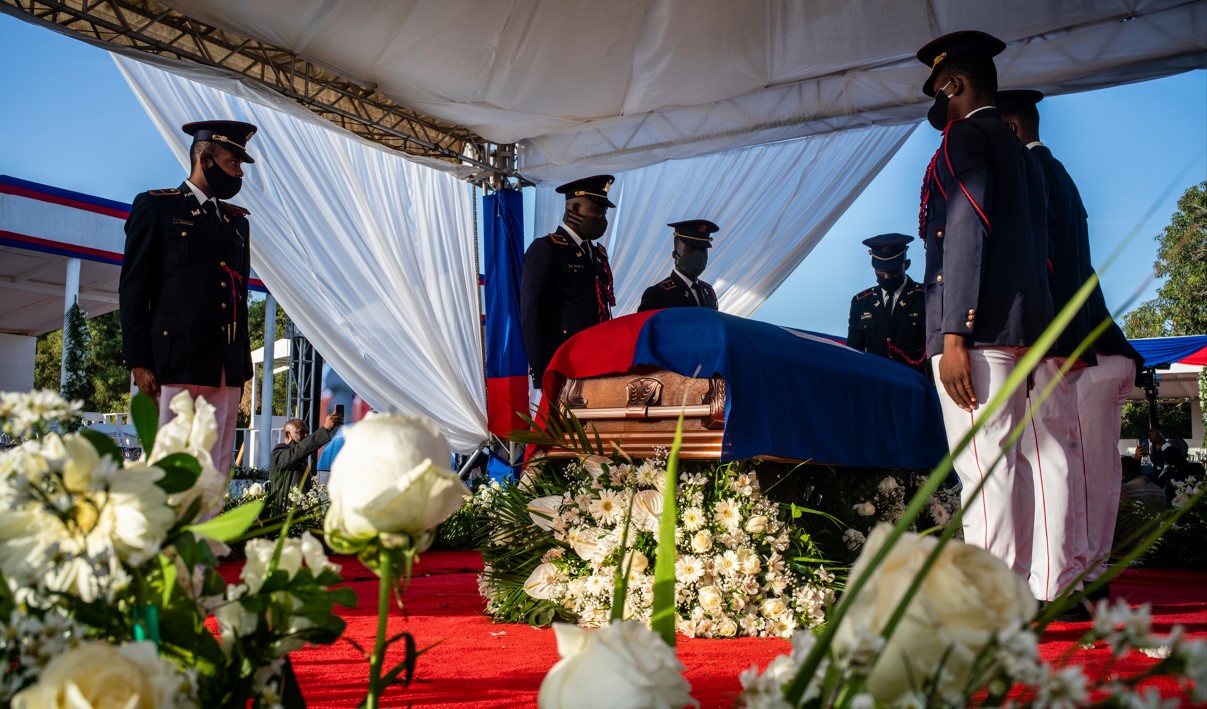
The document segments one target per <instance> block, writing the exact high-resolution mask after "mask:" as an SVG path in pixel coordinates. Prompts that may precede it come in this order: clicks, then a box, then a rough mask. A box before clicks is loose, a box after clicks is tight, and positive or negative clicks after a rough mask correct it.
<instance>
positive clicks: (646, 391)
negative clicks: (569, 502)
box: [550, 365, 725, 460]
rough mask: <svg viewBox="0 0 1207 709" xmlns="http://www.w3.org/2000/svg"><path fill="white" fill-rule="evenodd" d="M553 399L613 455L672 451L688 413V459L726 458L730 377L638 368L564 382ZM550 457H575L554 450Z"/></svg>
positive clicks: (685, 440)
mask: <svg viewBox="0 0 1207 709" xmlns="http://www.w3.org/2000/svg"><path fill="white" fill-rule="evenodd" d="M551 398H553V400H555V401H556V402H557V403H558V405H560V406H561V407H562V408H563V409H564V410H566V411H569V412H570V413H572V414H573V415H574V416H575V417H576V418H578V419H579V420H580V421H582V423H583V426H584V427H585V428H586V429H587V430H588V431H595V432H596V433H598V434H599V437H600V440H601V441H602V442H603V443H604V446H605V448H606V449H607V450H608V451H609V452H610V451H611V449H612V447H613V446H616V447H619V448H620V449H622V450H623V451H624V452H625V453H627V454H628V455H629V456H630V457H632V458H648V457H651V456H653V455H654V452H655V449H657V448H665V449H667V450H669V449H670V447H671V445H672V444H673V443H674V438H675V427H676V425H677V423H678V420H679V414H680V412H682V413H683V417H684V418H683V439H682V443H681V444H680V450H679V455H680V456H681V457H683V458H697V459H713V460H716V459H718V458H720V457H721V439H722V437H723V434H724V429H725V379H724V378H723V377H720V376H713V377H708V378H698V377H688V376H684V375H682V374H676V373H675V372H671V371H668V370H666V369H661V368H658V367H652V366H648V365H638V366H636V367H632V368H630V369H628V370H626V371H625V372H622V373H620V374H608V375H602V376H597V377H584V378H582V379H575V378H566V379H564V380H562V383H561V387H560V389H559V390H558V391H556V392H552V397H551ZM550 455H551V456H558V455H567V456H568V455H573V453H571V452H569V451H560V452H559V451H551V452H550Z"/></svg>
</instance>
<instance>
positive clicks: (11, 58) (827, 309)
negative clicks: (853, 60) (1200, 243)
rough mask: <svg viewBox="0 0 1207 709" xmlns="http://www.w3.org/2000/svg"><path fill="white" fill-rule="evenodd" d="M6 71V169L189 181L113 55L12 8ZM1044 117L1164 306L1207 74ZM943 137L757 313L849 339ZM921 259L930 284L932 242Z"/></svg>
mask: <svg viewBox="0 0 1207 709" xmlns="http://www.w3.org/2000/svg"><path fill="white" fill-rule="evenodd" d="M0 66H4V67H7V68H8V70H7V71H5V72H3V73H2V74H0V95H3V96H4V97H5V101H4V110H3V111H0V174H7V175H12V176H14V177H19V178H21V179H25V180H33V181H35V182H42V183H45V184H50V185H54V186H56V187H61V188H65V189H70V190H76V191H79V192H84V193H87V194H92V195H96V196H99V197H105V198H108V199H116V200H121V201H126V202H128V201H130V200H131V199H133V197H134V195H135V194H137V193H138V192H140V191H142V190H146V189H150V188H155V187H164V186H172V185H175V184H178V183H179V181H180V180H181V179H182V177H183V170H182V168H181V167H180V165H179V163H177V162H176V159H175V158H174V157H173V156H172V154H171V153H170V152H169V151H168V149H167V146H166V145H165V144H164V143H163V141H162V139H160V137H159V134H158V133H157V132H156V131H155V128H154V127H153V126H152V125H151V121H150V119H148V118H147V116H146V114H145V113H144V112H143V110H142V108H141V106H139V104H138V102H137V100H136V99H135V98H134V95H133V93H132V92H131V91H130V89H129V87H128V86H127V85H126V82H125V80H124V79H122V77H121V75H120V73H119V72H118V70H117V67H116V66H115V65H114V63H113V61H112V59H110V58H109V56H108V55H107V54H106V53H105V52H104V51H102V50H100V49H97V48H95V47H92V46H90V45H88V44H85V43H83V42H80V41H77V40H73V39H70V38H68V37H64V36H62V35H59V34H56V33H54V32H52V31H49V30H46V29H43V28H41V27H37V26H34V25H31V24H27V23H25V22H23V21H21V20H18V19H15V18H13V17H10V16H8V15H3V14H0ZM1040 109H1041V113H1042V124H1041V131H1040V132H1041V136H1042V138H1043V140H1044V142H1045V143H1046V144H1047V145H1048V146H1049V147H1051V148H1052V151H1053V152H1054V153H1055V155H1056V156H1057V157H1058V158H1059V159H1060V160H1061V161H1062V162H1064V164H1065V167H1066V168H1067V169H1068V171H1069V173H1070V174H1071V175H1072V176H1073V179H1074V180H1076V181H1077V184H1078V186H1079V188H1080V190H1081V194H1082V197H1083V199H1084V201H1085V203H1086V210H1087V211H1088V212H1089V215H1090V236H1091V241H1092V250H1093V255H1094V261H1095V264H1097V265H1099V266H1101V264H1102V263H1104V261H1105V260H1106V258H1107V257H1108V256H1109V255H1110V254H1111V253H1112V252H1113V251H1114V250H1115V249H1116V247H1118V246H1119V245H1120V244H1124V247H1123V251H1122V253H1121V255H1120V257H1119V258H1118V260H1117V261H1116V262H1115V263H1114V264H1113V265H1112V267H1111V268H1110V269H1109V270H1108V271H1106V272H1104V273H1103V274H1102V278H1103V286H1104V292H1105V294H1106V300H1107V304H1108V305H1109V306H1110V307H1111V308H1112V309H1115V310H1119V309H1121V308H1123V307H1124V306H1125V305H1127V304H1128V303H1129V302H1132V304H1133V305H1134V304H1135V303H1138V302H1140V301H1142V300H1145V299H1148V298H1151V297H1152V296H1153V295H1154V294H1155V292H1156V287H1157V285H1158V284H1155V283H1152V282H1151V281H1150V279H1151V275H1152V262H1153V257H1154V254H1155V244H1154V242H1153V236H1155V235H1156V234H1158V233H1159V232H1160V230H1161V229H1162V228H1163V227H1164V226H1165V225H1166V224H1167V223H1168V221H1169V217H1170V215H1171V214H1173V212H1174V210H1175V209H1176V203H1177V199H1178V197H1179V196H1180V195H1181V194H1182V192H1183V191H1185V189H1186V188H1187V187H1189V186H1190V185H1191V184H1194V183H1196V182H1199V181H1202V180H1204V179H1207V71H1195V72H1190V73H1187V74H1181V75H1178V76H1173V77H1169V78H1166V79H1161V80H1157V81H1149V82H1145V83H1142V84H1132V85H1127V86H1119V87H1115V88H1110V89H1103V90H1099V91H1093V92H1087V93H1081V94H1073V95H1069V96H1056V97H1050V98H1047V99H1045V100H1044V101H1043V103H1041V104H1040ZM938 140H939V134H938V133H937V132H935V131H933V130H931V129H930V128H929V126H926V125H923V126H921V127H919V128H918V129H917V130H915V132H914V133H913V135H912V136H911V137H910V138H909V140H908V141H907V142H906V143H905V146H904V147H903V148H902V149H901V151H900V152H899V153H898V154H897V155H896V156H895V157H894V158H893V159H892V161H890V162H889V164H888V166H887V167H886V168H885V169H884V171H882V172H881V173H880V175H878V176H877V177H876V178H875V179H874V180H873V181H872V183H871V184H870V185H869V186H868V188H867V189H866V190H865V191H864V193H863V194H862V195H861V196H860V197H859V198H858V199H857V200H856V201H855V203H854V204H853V205H852V206H851V208H850V209H849V210H848V211H847V213H846V214H845V215H843V217H842V218H841V219H840V220H839V221H838V222H837V223H836V224H835V226H834V228H833V229H831V231H830V233H829V234H827V235H826V237H825V238H824V239H823V240H822V241H821V243H820V244H819V245H818V246H817V247H816V248H815V249H814V250H813V252H812V253H811V254H810V255H809V256H808V258H806V259H805V261H804V262H803V263H802V264H801V265H800V267H798V268H797V269H796V271H795V272H794V273H793V274H792V276H790V277H789V278H788V280H787V281H786V282H785V283H784V285H783V286H782V287H781V288H780V289H779V290H778V291H777V292H776V293H775V294H773V295H772V296H771V298H770V299H769V300H768V301H767V302H766V303H765V304H764V305H763V307H762V308H761V309H760V310H759V311H758V312H757V313H756V314H755V317H757V318H759V319H761V320H767V321H770V322H774V323H779V324H783V325H790V326H793V327H799V328H805V329H810V330H818V331H823V332H831V333H834V334H839V335H845V334H846V316H847V310H848V307H849V303H850V298H851V296H852V295H853V294H855V293H856V292H858V291H860V290H862V289H863V288H866V287H867V286H869V285H872V284H873V283H874V278H873V277H872V273H871V266H870V265H869V262H868V256H867V249H866V247H864V246H863V245H862V244H860V243H859V242H860V241H862V240H863V239H865V238H867V237H868V236H872V235H874V234H880V233H883V232H888V231H899V232H903V233H906V234H914V233H916V231H917V213H918V191H919V186H920V184H921V179H922V171H923V169H924V168H925V166H926V163H927V161H928V160H929V159H930V156H931V154H932V153H933V152H934V150H935V148H936V147H937V145H938ZM1150 212H1151V217H1147V218H1146V215H1147V214H1149V213H1150ZM1129 237H1131V238H1130V240H1129ZM1125 242H1126V243H1125ZM911 256H912V259H913V266H912V267H911V269H910V274H911V275H912V276H914V277H915V278H920V277H921V273H922V265H923V264H922V262H923V256H922V253H921V251H920V248H917V247H916V248H915V249H914V250H913V251H912V252H911ZM705 279H707V276H705ZM1137 298H1138V299H1137Z"/></svg>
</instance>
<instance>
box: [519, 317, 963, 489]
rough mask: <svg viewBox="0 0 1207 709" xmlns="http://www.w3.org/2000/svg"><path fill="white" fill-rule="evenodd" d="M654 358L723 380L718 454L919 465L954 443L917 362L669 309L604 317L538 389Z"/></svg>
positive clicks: (572, 344) (568, 348) (553, 365)
mask: <svg viewBox="0 0 1207 709" xmlns="http://www.w3.org/2000/svg"><path fill="white" fill-rule="evenodd" d="M638 365H653V366H656V367H661V368H662V369H666V370H669V371H672V372H675V373H676V374H681V375H685V376H689V377H690V376H695V377H711V376H713V375H719V376H721V377H724V378H725V382H726V395H727V398H726V405H725V432H724V437H723V439H722V443H721V460H723V461H726V460H737V459H740V458H750V457H754V456H759V455H764V456H775V457H780V458H788V459H792V460H804V461H812V462H816V463H827V464H833V465H847V466H860V467H888V468H906V469H915V470H922V469H926V468H930V467H933V466H934V465H936V464H937V463H938V462H939V461H940V460H941V459H942V458H943V456H944V455H946V453H947V440H946V435H945V433H944V429H943V417H942V414H941V413H940V410H939V401H938V397H937V395H936V393H935V389H934V386H932V385H931V383H930V382H929V381H927V379H926V377H924V376H923V375H921V374H919V373H917V372H915V371H913V370H912V369H910V368H908V367H906V366H904V365H901V364H898V363H896V362H892V361H890V360H887V359H884V358H881V357H876V356H875V355H870V354H866V353H863V352H856V351H855V350H852V349H850V348H849V347H846V346H845V345H842V344H839V343H838V342H837V341H836V340H835V339H834V338H831V337H828V336H825V335H819V334H816V333H810V332H806V331H802V330H793V329H790V328H786V327H780V326H778V325H771V324H769V323H764V322H758V321H756V320H747V319H745V318H739V317H736V316H733V315H726V314H724V313H720V312H717V311H714V310H709V309H707V308H672V309H668V310H656V311H652V312H644V313H637V314H634V315H628V316H625V317H621V318H617V319H615V320H611V321H608V322H606V323H603V324H601V325H597V326H595V327H592V328H590V329H588V330H585V331H583V332H580V333H579V334H577V335H575V336H574V337H572V338H570V339H569V340H568V341H567V342H566V343H565V344H564V345H562V347H561V348H560V349H559V350H558V351H557V353H556V354H555V355H554V356H553V360H552V361H551V362H550V363H549V368H548V370H546V372H545V380H544V382H543V390H544V391H546V392H552V391H556V390H557V389H558V388H559V387H560V385H561V384H562V383H563V382H564V380H565V379H566V378H575V379H581V378H584V377H595V376H602V375H607V374H616V373H620V372H624V371H627V370H628V369H630V368H632V367H635V366H638Z"/></svg>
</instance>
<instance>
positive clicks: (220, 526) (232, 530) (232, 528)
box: [185, 500, 264, 542]
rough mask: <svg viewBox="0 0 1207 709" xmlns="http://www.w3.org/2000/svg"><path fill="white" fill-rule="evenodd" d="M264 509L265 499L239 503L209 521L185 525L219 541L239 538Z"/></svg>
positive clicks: (193, 530) (186, 528)
mask: <svg viewBox="0 0 1207 709" xmlns="http://www.w3.org/2000/svg"><path fill="white" fill-rule="evenodd" d="M262 509H264V500H256V501H255V502H249V503H247V504H246V505H239V506H238V507H236V508H234V509H233V510H230V511H229V512H224V513H223V514H220V515H218V516H217V517H215V518H213V519H211V520H209V521H208V522H201V523H200V524H191V525H189V526H187V527H185V530H186V531H189V532H193V533H194V534H200V535H202V536H206V537H209V538H210V539H214V540H216V541H219V542H229V541H233V540H235V539H238V538H239V536H240V535H242V534H243V533H244V532H246V531H247V528H248V527H250V526H252V524H254V523H255V521H256V518H257V517H259V516H260V511H261V510H262Z"/></svg>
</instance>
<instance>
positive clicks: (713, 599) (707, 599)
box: [697, 586, 725, 615]
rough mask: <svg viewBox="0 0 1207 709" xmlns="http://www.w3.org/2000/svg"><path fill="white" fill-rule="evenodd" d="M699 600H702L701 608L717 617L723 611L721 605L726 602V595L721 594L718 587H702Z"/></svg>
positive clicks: (698, 596) (698, 595)
mask: <svg viewBox="0 0 1207 709" xmlns="http://www.w3.org/2000/svg"><path fill="white" fill-rule="evenodd" d="M697 598H698V599H699V600H700V607H701V608H703V609H704V610H705V611H707V612H708V613H710V614H712V615H716V614H717V613H719V612H720V611H721V603H722V602H723V601H724V600H725V594H723V593H721V589H719V588H717V587H716V586H702V587H701V588H700V591H699V593H698V594H697Z"/></svg>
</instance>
